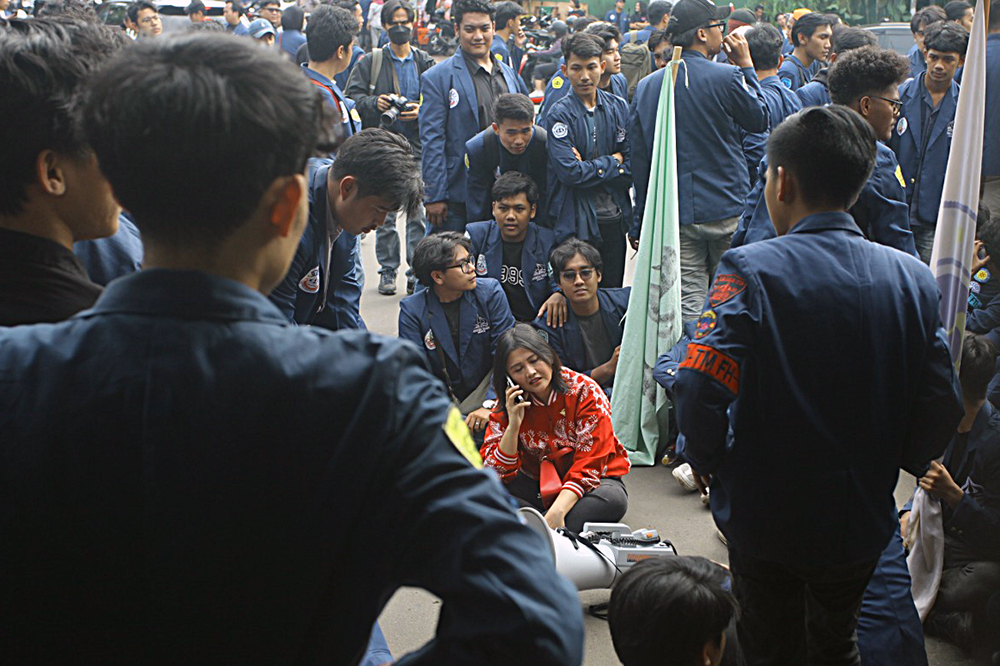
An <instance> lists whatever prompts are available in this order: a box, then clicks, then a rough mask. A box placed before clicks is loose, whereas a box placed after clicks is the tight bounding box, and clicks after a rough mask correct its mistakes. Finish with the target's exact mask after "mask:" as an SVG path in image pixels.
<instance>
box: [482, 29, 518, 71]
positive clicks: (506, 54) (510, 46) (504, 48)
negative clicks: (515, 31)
mask: <svg viewBox="0 0 1000 666" xmlns="http://www.w3.org/2000/svg"><path fill="white" fill-rule="evenodd" d="M490 53H492V54H493V57H494V58H496V59H497V60H498V61H499V62H502V63H503V64H505V65H507V66H508V67H510V68H511V69H513V70H514V72H515V73H520V71H521V59H522V58H523V57H524V49H522V48H521V47H520V46H518V45H517V44H515V43H514V38H513V37H511V39H510V41H507V42H505V41H504V40H503V37H501V36H500V35H497V34H494V35H493V44H492V45H491V46H490Z"/></svg>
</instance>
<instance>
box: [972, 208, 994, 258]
mask: <svg viewBox="0 0 1000 666" xmlns="http://www.w3.org/2000/svg"><path fill="white" fill-rule="evenodd" d="M976 222H977V224H976V238H977V239H978V240H981V241H982V242H983V245H985V246H986V254H988V255H989V257H990V259H991V260H992V259H993V258H994V257H996V258H997V259H998V260H1000V218H991V217H990V216H989V209H988V208H986V206H984V205H982V204H980V206H979V215H977V216H976Z"/></svg>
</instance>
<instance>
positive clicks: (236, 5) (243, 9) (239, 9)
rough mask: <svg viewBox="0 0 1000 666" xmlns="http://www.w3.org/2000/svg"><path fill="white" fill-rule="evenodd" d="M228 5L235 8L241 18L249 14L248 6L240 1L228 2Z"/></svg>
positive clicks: (230, 0) (227, 0)
mask: <svg viewBox="0 0 1000 666" xmlns="http://www.w3.org/2000/svg"><path fill="white" fill-rule="evenodd" d="M226 4H227V5H232V6H233V11H234V12H236V13H237V14H239V15H240V16H245V15H246V13H247V8H246V5H244V4H243V3H242V2H240V0H226Z"/></svg>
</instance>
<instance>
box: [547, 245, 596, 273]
mask: <svg viewBox="0 0 1000 666" xmlns="http://www.w3.org/2000/svg"><path fill="white" fill-rule="evenodd" d="M578 254H579V255H580V256H582V257H583V258H584V260H586V261H587V263H589V264H590V265H591V266H593V267H594V268H596V269H597V270H598V271H603V269H604V261H603V260H602V259H601V253H600V252H598V251H597V248H596V247H594V246H593V245H591V244H590V243H587V242H585V241H582V240H580V239H579V238H567V239H566V240H564V241H563V242H562V243H560V244H559V245H556V246H555V247H554V248H552V252H551V254H549V265H550V266H551V267H552V272H553V273H554V274H555V278H556V281H557V282H558V281H559V274H560V273H562V271H563V269H564V268H566V264H568V263H569V262H570V260H571V259H572V258H573V257H575V256H576V255H578Z"/></svg>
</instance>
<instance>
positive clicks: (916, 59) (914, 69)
mask: <svg viewBox="0 0 1000 666" xmlns="http://www.w3.org/2000/svg"><path fill="white" fill-rule="evenodd" d="M906 57H907V58H908V59H909V60H910V78H911V79H915V78H917V77H918V76H920V75H921V74H923V73H924V72H926V71H927V62H926V61H925V60H924V54H923V53H921V52H920V49H919V48H917V45H916V44H914V45H913V46H911V47H910V50H909V51H907V52H906Z"/></svg>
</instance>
